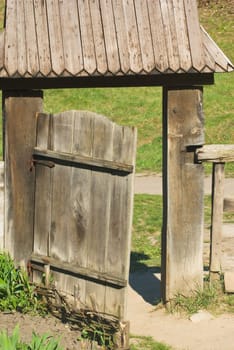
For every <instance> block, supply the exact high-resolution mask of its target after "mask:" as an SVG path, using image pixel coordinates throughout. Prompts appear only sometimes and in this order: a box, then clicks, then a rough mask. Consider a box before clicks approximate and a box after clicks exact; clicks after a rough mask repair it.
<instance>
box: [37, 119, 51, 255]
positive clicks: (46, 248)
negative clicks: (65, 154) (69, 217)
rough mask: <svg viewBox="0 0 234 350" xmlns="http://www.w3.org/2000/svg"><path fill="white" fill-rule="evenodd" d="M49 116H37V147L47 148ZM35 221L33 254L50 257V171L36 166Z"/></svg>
mask: <svg viewBox="0 0 234 350" xmlns="http://www.w3.org/2000/svg"><path fill="white" fill-rule="evenodd" d="M50 121H51V116H50V115H49V114H42V113H41V114H38V115H37V142H36V144H37V146H39V147H43V148H47V147H48V146H49V137H50ZM35 186H36V187H35V219H34V245H33V252H34V254H38V255H45V256H46V255H47V256H49V255H50V229H51V196H52V171H51V169H50V168H48V167H44V166H39V165H38V166H36V185H35Z"/></svg>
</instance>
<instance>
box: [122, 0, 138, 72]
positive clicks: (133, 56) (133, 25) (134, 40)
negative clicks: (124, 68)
mask: <svg viewBox="0 0 234 350" xmlns="http://www.w3.org/2000/svg"><path fill="white" fill-rule="evenodd" d="M123 7H124V19H125V24H126V30H127V44H128V52H129V60H130V70H131V71H132V72H134V73H139V72H140V71H141V69H142V57H141V49H140V43H139V36H138V28H137V22H136V15H135V9H134V2H133V0H129V1H123Z"/></svg>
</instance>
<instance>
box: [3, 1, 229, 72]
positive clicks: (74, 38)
mask: <svg viewBox="0 0 234 350" xmlns="http://www.w3.org/2000/svg"><path fill="white" fill-rule="evenodd" d="M5 23H6V27H5V30H4V31H3V32H2V33H1V35H0V78H4V77H73V76H76V77H85V76H95V75H97V76H108V75H111V76H118V75H135V74H140V75H152V74H165V73H213V72H228V71H232V70H233V69H234V66H233V65H232V63H231V62H230V60H229V59H228V58H227V57H226V56H225V55H224V53H223V52H222V51H221V49H220V48H219V47H218V46H217V45H216V44H215V43H214V41H213V40H212V39H211V38H210V37H209V35H208V34H207V33H206V32H205V30H204V29H203V28H201V27H200V24H199V19H198V11H197V6H196V1H195V0H7V9H6V18H5Z"/></svg>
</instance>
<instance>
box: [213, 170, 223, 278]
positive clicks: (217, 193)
mask: <svg viewBox="0 0 234 350" xmlns="http://www.w3.org/2000/svg"><path fill="white" fill-rule="evenodd" d="M223 193H224V163H219V164H213V172H212V213H211V244H210V278H211V280H215V279H219V275H220V272H221V244H222V222H223Z"/></svg>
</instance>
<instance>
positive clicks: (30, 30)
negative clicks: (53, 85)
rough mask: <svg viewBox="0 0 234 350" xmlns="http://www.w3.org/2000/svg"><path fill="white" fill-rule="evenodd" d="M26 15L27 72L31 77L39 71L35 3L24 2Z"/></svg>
mask: <svg viewBox="0 0 234 350" xmlns="http://www.w3.org/2000/svg"><path fill="white" fill-rule="evenodd" d="M24 13H25V18H26V21H25V36H26V38H25V39H26V46H27V50H26V54H27V70H28V73H29V74H31V75H35V74H37V73H38V71H39V60H38V49H37V36H36V25H35V17H34V8H33V1H25V2H24Z"/></svg>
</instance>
